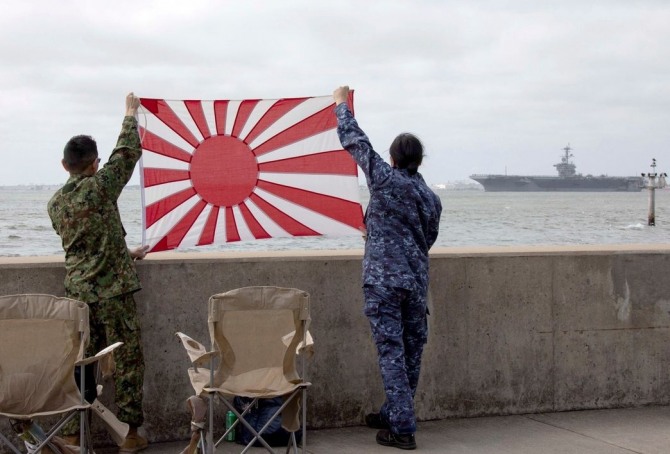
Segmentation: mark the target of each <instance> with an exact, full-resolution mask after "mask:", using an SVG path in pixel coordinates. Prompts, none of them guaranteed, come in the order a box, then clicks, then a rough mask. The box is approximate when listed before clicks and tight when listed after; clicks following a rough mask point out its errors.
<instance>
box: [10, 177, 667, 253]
mask: <svg viewBox="0 0 670 454" xmlns="http://www.w3.org/2000/svg"><path fill="white" fill-rule="evenodd" d="M54 191H55V188H40V187H35V188H28V187H23V188H9V187H0V256H43V255H63V251H62V249H61V244H60V238H59V237H58V236H57V235H56V234H55V232H54V231H53V228H52V227H51V222H50V220H49V217H48V215H47V212H46V205H47V202H48V201H49V199H50V198H51V195H52V194H53V192H54ZM435 192H436V193H437V194H438V195H439V196H440V198H441V200H442V207H443V212H442V219H441V222H440V234H439V237H438V239H437V243H436V245H435V246H442V247H454V246H510V245H574V244H624V243H639V244H656V243H666V242H668V241H670V190H657V191H656V201H655V212H656V226H653V227H650V226H648V225H647V219H648V209H649V192H648V191H647V190H643V191H642V192H639V193H612V192H610V193H566V192H563V193H540V192H537V193H520V192H517V193H513V192H509V193H505V192H497V193H496V192H484V191H477V190H460V191H458V190H445V189H435ZM367 199H368V195H367V191H366V190H365V188H362V189H361V201H362V203H363V206H364V207H365V206H366V204H367ZM119 210H120V211H121V216H122V219H123V223H124V226H125V228H126V231H127V237H126V242H127V243H128V246H129V247H135V246H139V245H140V244H141V239H142V232H141V231H142V216H141V197H140V191H139V189H137V188H133V187H128V188H126V189H125V190H124V192H123V194H122V195H121V198H120V200H119ZM362 247H363V241H362V239H361V238H360V237H358V236H348V237H306V238H305V237H304V238H297V239H293V238H276V239H267V240H260V241H246V242H236V243H227V244H225V245H217V246H205V247H199V248H191V249H183V251H189V252H192V251H203V252H204V251H208V252H211V251H229V250H233V251H272V250H301V249H322V250H323V249H360V248H362Z"/></svg>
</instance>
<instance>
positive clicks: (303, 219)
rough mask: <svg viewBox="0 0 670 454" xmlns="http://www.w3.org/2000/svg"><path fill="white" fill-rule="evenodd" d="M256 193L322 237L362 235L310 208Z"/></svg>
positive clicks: (271, 195)
mask: <svg viewBox="0 0 670 454" xmlns="http://www.w3.org/2000/svg"><path fill="white" fill-rule="evenodd" d="M254 192H255V193H256V194H258V196H259V197H261V198H262V199H264V200H265V201H266V202H268V203H270V204H272V205H274V206H275V207H276V208H277V209H278V210H281V211H283V212H284V213H286V214H287V215H288V216H291V217H292V218H293V219H295V220H297V221H298V222H300V223H301V224H303V225H306V226H307V227H309V228H310V229H312V230H314V231H315V232H317V233H320V234H321V235H334V236H343V235H360V234H361V232H360V231H359V230H358V229H355V228H353V227H351V226H350V225H347V224H344V223H342V222H340V221H337V220H335V219H332V218H329V217H327V216H324V215H322V214H320V213H317V212H316V211H312V210H310V209H309V208H305V207H303V206H301V205H298V204H295V203H293V202H290V201H288V200H286V199H282V198H280V197H277V196H275V195H274V194H271V193H269V192H267V191H264V190H262V189H260V188H256V189H255V191H254Z"/></svg>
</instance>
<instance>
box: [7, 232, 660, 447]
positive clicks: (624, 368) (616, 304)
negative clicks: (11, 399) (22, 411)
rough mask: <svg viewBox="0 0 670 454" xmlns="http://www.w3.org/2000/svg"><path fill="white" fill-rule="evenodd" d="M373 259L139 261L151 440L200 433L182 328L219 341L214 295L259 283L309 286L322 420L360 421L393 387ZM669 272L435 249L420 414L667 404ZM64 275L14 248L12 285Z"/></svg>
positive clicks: (580, 251) (524, 252) (625, 249)
mask: <svg viewBox="0 0 670 454" xmlns="http://www.w3.org/2000/svg"><path fill="white" fill-rule="evenodd" d="M361 257H362V251H360V250H355V251H344V252H343V251H298V252H295V253H291V252H288V253H263V254H259V253H253V254H241V253H235V254H233V253H219V254H209V253H208V254H205V253H201V254H174V253H162V254H154V255H152V256H150V257H149V258H148V259H147V260H145V261H142V262H138V267H137V268H138V271H139V274H140V277H141V280H142V283H143V287H144V288H143V290H142V291H140V292H139V293H138V294H137V295H136V300H137V302H138V305H139V310H140V314H141V317H142V333H143V344H144V352H145V356H146V366H147V367H146V378H145V399H144V408H145V414H146V423H145V429H146V431H147V434H148V436H149V438H150V440H152V441H167V440H175V439H184V438H186V437H187V435H188V431H189V424H188V421H189V415H188V414H187V411H186V408H185V406H184V401H185V399H186V398H187V397H188V396H189V395H190V394H191V393H192V388H191V387H190V385H189V382H188V378H187V373H186V369H187V367H188V360H187V357H186V354H185V352H184V350H183V348H182V347H181V344H180V343H179V342H178V339H177V338H176V336H175V332H177V331H183V332H185V333H187V334H189V335H190V336H191V337H193V338H195V339H197V340H200V341H201V342H203V343H205V344H206V345H208V338H207V329H206V308H207V299H208V298H209V296H210V295H212V294H214V293H219V292H223V291H227V290H230V289H233V288H237V287H244V286H249V285H277V286H283V287H296V288H300V289H303V290H306V291H307V292H309V293H310V294H311V301H312V319H313V321H312V327H311V332H312V334H313V336H314V338H315V342H316V354H315V356H314V358H313V359H312V360H311V362H310V363H309V366H308V378H309V379H310V381H312V383H313V386H312V387H311V389H310V391H309V398H308V407H307V408H308V424H309V426H310V427H312V428H324V427H337V426H345V425H356V424H361V423H362V418H363V415H364V413H365V412H367V411H370V410H373V409H374V408H375V406H376V405H379V404H380V403H381V402H382V399H383V393H382V389H381V382H380V379H379V373H378V370H377V364H376V353H375V349H374V345H373V344H372V341H371V338H370V333H369V327H368V324H367V321H366V319H365V317H364V316H363V314H362V303H363V302H362V292H361V288H360V287H361V272H360V269H361ZM669 275H670V247H668V246H666V245H616V246H602V245H601V246H590V247H533V248H519V247H515V248H491V247H487V248H467V249H461V248H458V249H457V248H448V249H437V250H434V251H432V254H431V295H432V301H431V315H430V317H429V330H430V338H429V342H428V345H427V346H426V350H425V354H424V361H423V369H422V374H421V381H420V383H419V389H418V392H417V396H416V409H417V414H418V417H419V419H421V420H426V419H442V418H449V417H463V416H479V415H500V414H518V413H533V412H547V411H563V410H573V409H594V408H610V407H622V406H639V405H652V404H659V405H661V404H662V405H666V404H669V403H670V347H669V346H670V280H669V279H668V276H669ZM63 276H64V268H63V262H62V259H60V258H57V257H22V258H2V259H0V294H2V295H7V294H15V293H49V294H55V295H62V294H63V284H62V282H63ZM0 348H2V346H0ZM7 429H8V426H7V425H6V423H4V422H2V423H0V430H2V431H3V433H6V430H7Z"/></svg>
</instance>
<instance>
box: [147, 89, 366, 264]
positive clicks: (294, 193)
mask: <svg viewBox="0 0 670 454" xmlns="http://www.w3.org/2000/svg"><path fill="white" fill-rule="evenodd" d="M141 103H142V109H141V113H140V125H141V126H140V135H141V137H142V148H143V157H142V161H141V163H140V167H141V176H142V200H143V242H144V244H148V245H150V246H151V251H152V252H156V251H162V250H168V249H175V248H178V247H193V246H201V245H208V244H223V243H226V242H232V241H249V240H256V239H264V238H276V237H299V236H315V235H358V234H359V231H358V228H359V227H360V226H361V225H362V223H363V219H362V208H361V205H360V200H359V190H358V173H357V167H356V164H355V162H354V161H353V159H352V158H351V157H350V156H349V154H348V153H347V152H346V151H344V150H343V149H342V146H341V144H340V143H339V140H338V138H337V134H336V130H335V128H336V126H337V120H336V118H335V114H334V111H333V109H334V104H333V101H332V98H331V97H326V96H323V97H310V98H286V99H275V100H243V101H231V100H219V101H193V100H187V101H169V100H163V99H151V98H142V99H141ZM349 103H350V105H353V94H352V98H350V100H349Z"/></svg>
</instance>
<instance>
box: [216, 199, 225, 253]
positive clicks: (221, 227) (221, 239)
mask: <svg viewBox="0 0 670 454" xmlns="http://www.w3.org/2000/svg"><path fill="white" fill-rule="evenodd" d="M225 243H226V208H225V207H220V208H219V215H218V216H217V218H216V230H215V231H214V244H225Z"/></svg>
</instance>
